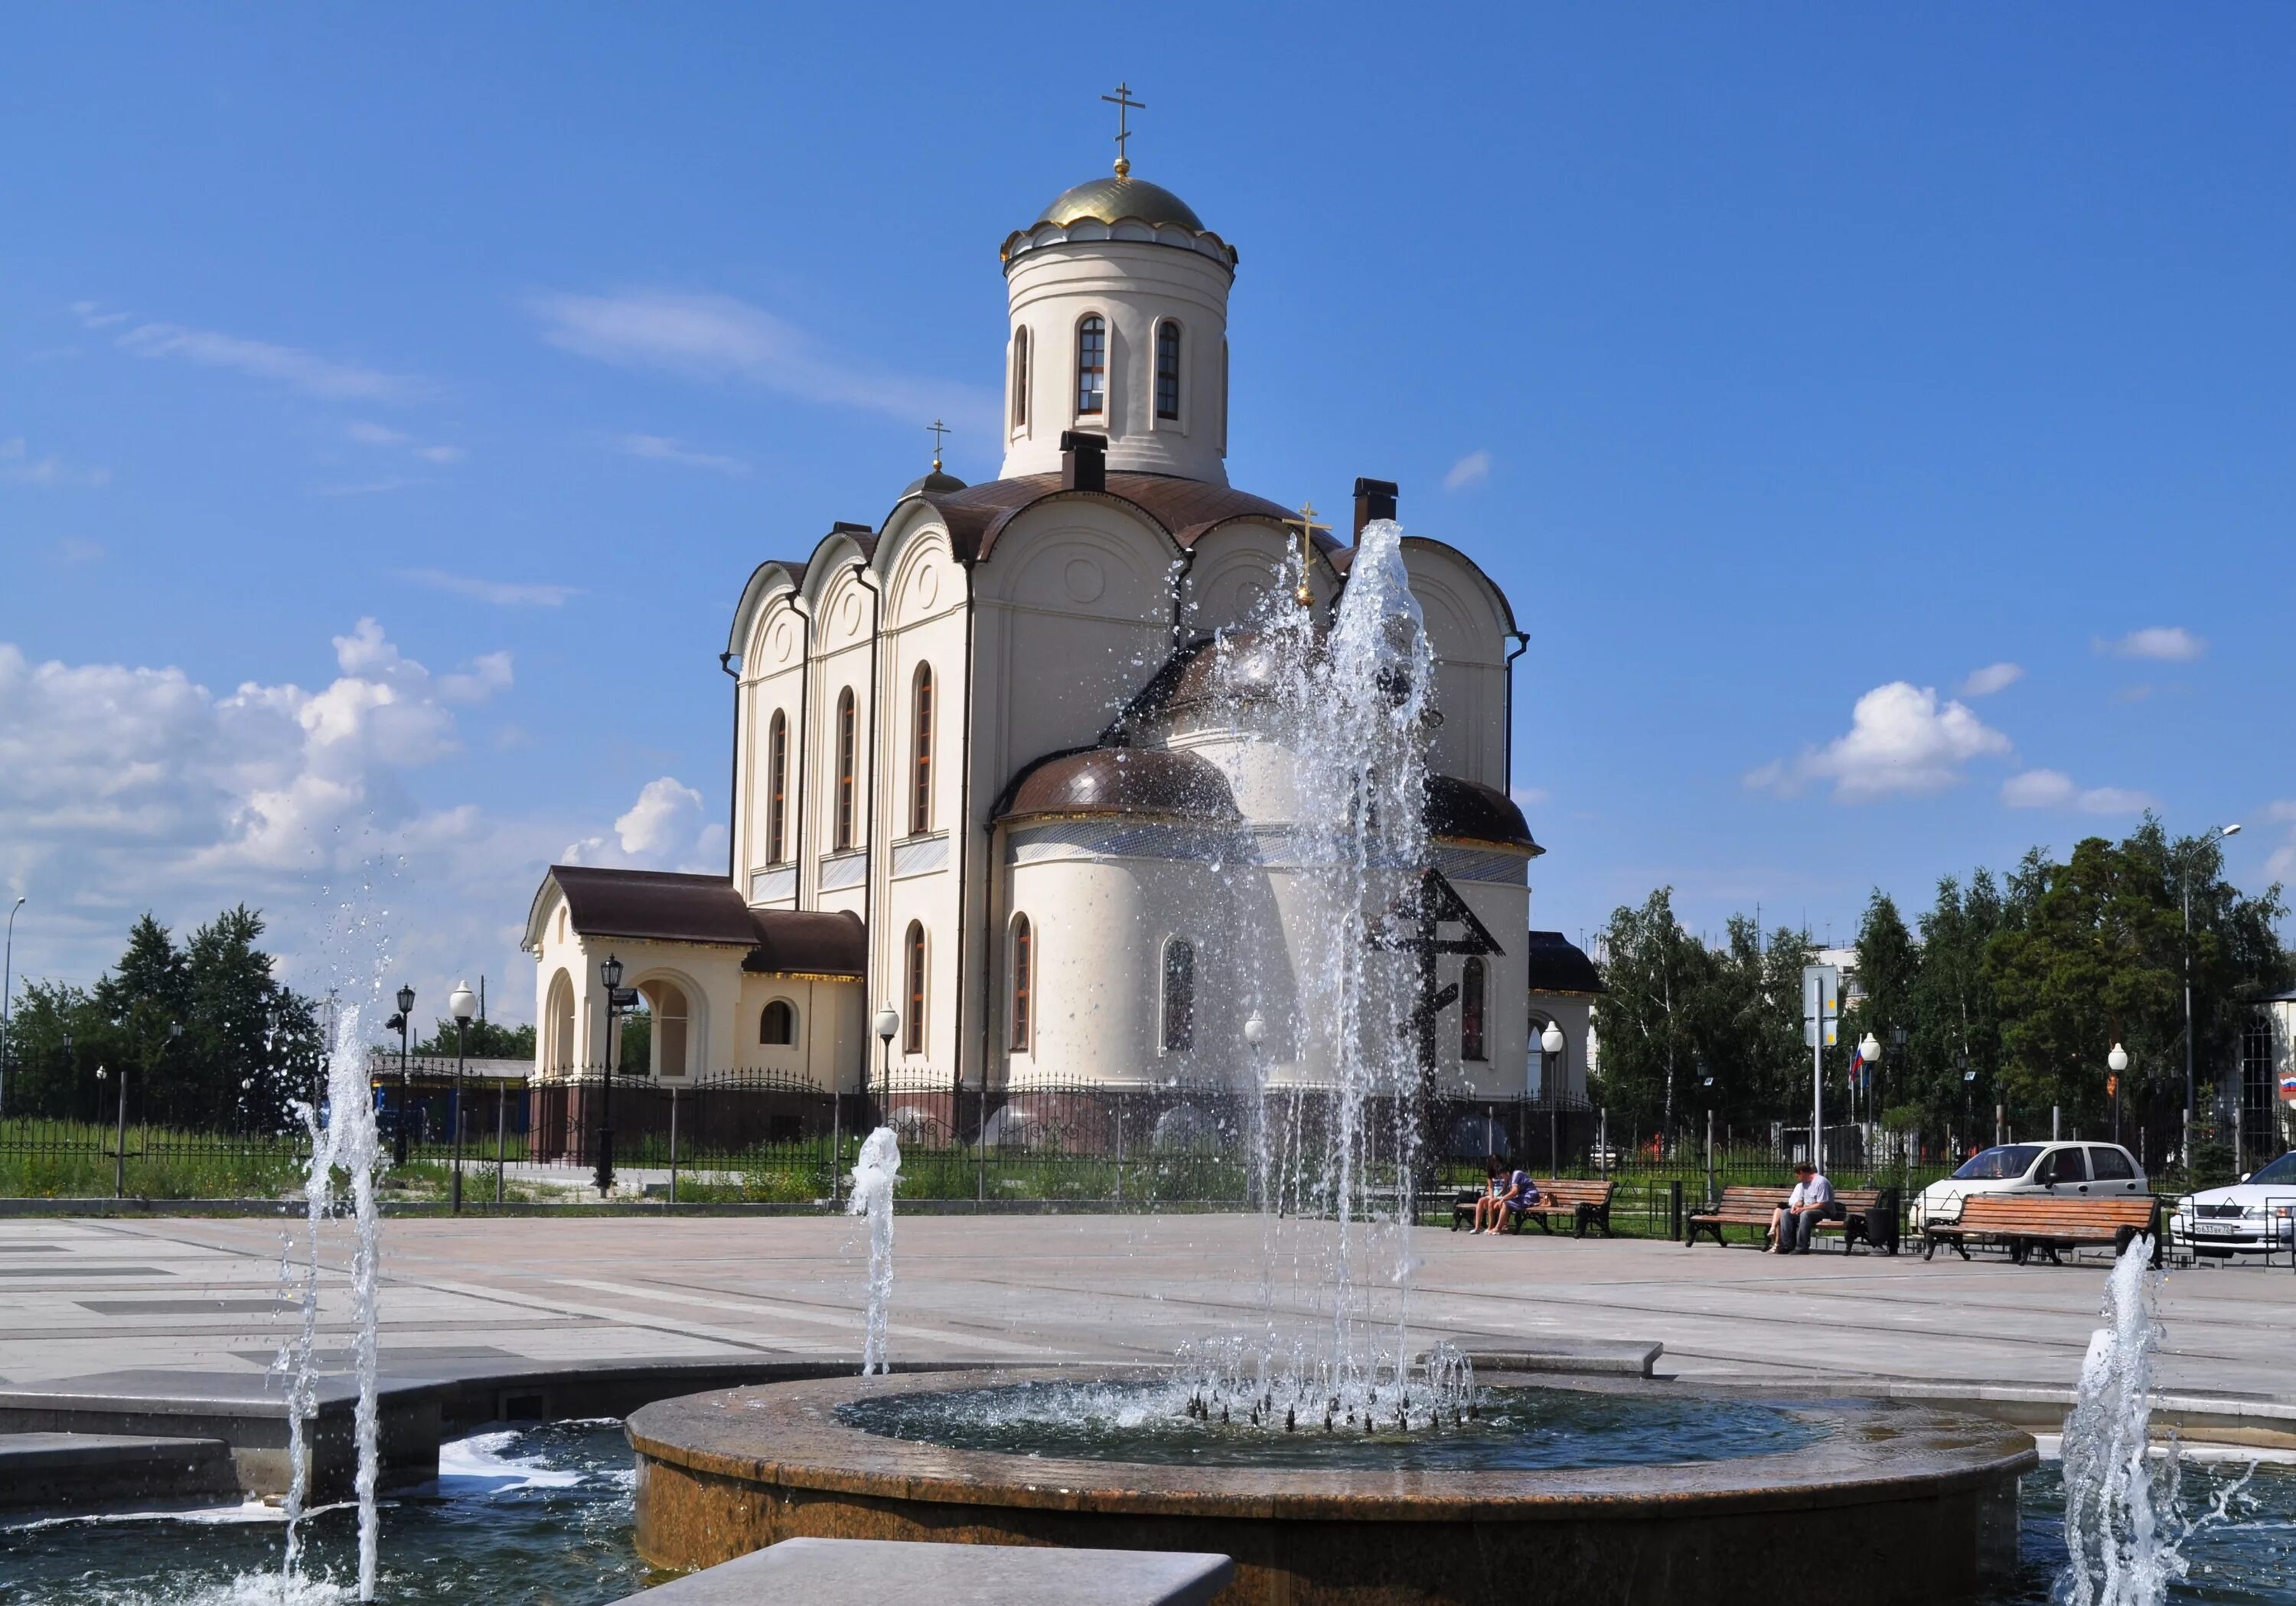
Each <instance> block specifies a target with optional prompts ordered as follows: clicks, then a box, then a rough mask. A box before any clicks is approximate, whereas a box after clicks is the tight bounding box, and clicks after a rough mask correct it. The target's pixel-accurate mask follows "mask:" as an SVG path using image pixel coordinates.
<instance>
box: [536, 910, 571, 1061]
mask: <svg viewBox="0 0 2296 1606" xmlns="http://www.w3.org/2000/svg"><path fill="white" fill-rule="evenodd" d="M561 918H563V915H561ZM543 1049H544V1051H545V1056H546V1058H545V1061H544V1063H545V1064H546V1065H548V1066H549V1067H550V1068H551V1069H552V1070H553V1071H570V1070H572V1069H573V1068H574V979H573V978H572V977H571V976H568V975H567V974H566V972H564V971H563V970H561V971H560V972H559V973H558V974H557V975H556V976H552V977H551V978H550V1017H549V1025H548V1027H547V1029H546V1031H545V1041H544V1043H543Z"/></svg>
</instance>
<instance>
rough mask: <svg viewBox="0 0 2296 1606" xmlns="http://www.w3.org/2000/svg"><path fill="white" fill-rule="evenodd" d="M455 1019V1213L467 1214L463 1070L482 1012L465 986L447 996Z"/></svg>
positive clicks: (466, 983) (476, 1000)
mask: <svg viewBox="0 0 2296 1606" xmlns="http://www.w3.org/2000/svg"><path fill="white" fill-rule="evenodd" d="M447 1009H450V1010H452V1011H453V1012H454V1016H455V1098H454V1103H453V1107H452V1108H453V1111H454V1122H455V1214H456V1215H461V1214H462V1210H463V1062H464V1059H465V1058H466V1056H467V1054H468V1052H469V1050H470V1044H471V1017H472V1016H473V1015H476V1014H477V1013H478V1012H479V995H478V994H477V993H475V992H471V984H470V983H468V982H463V983H462V984H460V985H458V986H457V987H455V990H454V992H450V993H448V994H447Z"/></svg>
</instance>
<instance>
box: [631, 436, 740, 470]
mask: <svg viewBox="0 0 2296 1606" xmlns="http://www.w3.org/2000/svg"><path fill="white" fill-rule="evenodd" d="M614 449H615V450H616V451H619V452H621V453H623V454H624V455H626V456H627V457H644V458H647V459H649V460H651V461H652V462H656V463H675V464H676V465H679V466H680V467H683V468H708V469H713V470H715V471H716V472H717V473H718V474H735V475H739V474H748V473H749V472H750V465H748V464H746V463H744V462H742V460H741V459H740V458H739V457H720V456H718V455H717V453H715V452H697V451H690V450H688V449H686V448H685V447H684V446H681V445H679V444H678V443H677V442H676V441H673V440H671V439H670V438H669V437H668V436H667V435H619V436H617V437H615V440H614Z"/></svg>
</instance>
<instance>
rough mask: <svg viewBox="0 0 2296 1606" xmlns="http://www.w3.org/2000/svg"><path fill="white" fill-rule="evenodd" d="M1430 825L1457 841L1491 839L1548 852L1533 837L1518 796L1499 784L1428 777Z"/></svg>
mask: <svg viewBox="0 0 2296 1606" xmlns="http://www.w3.org/2000/svg"><path fill="white" fill-rule="evenodd" d="M1427 829H1428V831H1429V832H1430V833H1431V835H1433V836H1440V837H1445V838H1447V839H1449V840H1452V841H1455V842H1462V841H1463V842H1490V843H1497V844H1500V845H1501V846H1504V847H1511V848H1527V849H1529V851H1530V852H1533V853H1541V852H1546V850H1545V849H1544V848H1541V847H1540V846H1539V845H1538V844H1537V843H1536V842H1533V841H1532V840H1531V839H1530V822H1529V820H1527V819H1524V818H1523V817H1522V811H1521V809H1518V808H1516V807H1515V806H1514V799H1513V798H1511V797H1509V796H1508V795H1506V794H1505V793H1504V792H1502V791H1500V790H1499V789H1498V788H1497V787H1486V786H1484V785H1483V784H1482V783H1481V782H1480V781H1472V780H1461V779H1460V778H1458V777H1457V776H1456V775H1431V776H1429V777H1428V778H1427Z"/></svg>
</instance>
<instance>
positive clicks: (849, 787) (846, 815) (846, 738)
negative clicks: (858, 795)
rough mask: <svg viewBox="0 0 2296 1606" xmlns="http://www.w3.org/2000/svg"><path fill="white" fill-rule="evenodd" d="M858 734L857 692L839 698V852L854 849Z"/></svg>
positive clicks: (836, 843)
mask: <svg viewBox="0 0 2296 1606" xmlns="http://www.w3.org/2000/svg"><path fill="white" fill-rule="evenodd" d="M857 735H858V730H857V725H856V722H855V720H854V714H853V688H851V687H847V688H845V689H844V690H843V691H840V692H839V693H838V694H837V831H836V835H835V836H834V837H832V843H833V844H834V846H835V848H836V850H837V852H840V853H841V852H844V851H845V850H846V849H847V848H849V847H851V846H852V845H853V801H854V798H853V763H854V749H855V747H856V745H857V741H856V737H857Z"/></svg>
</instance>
